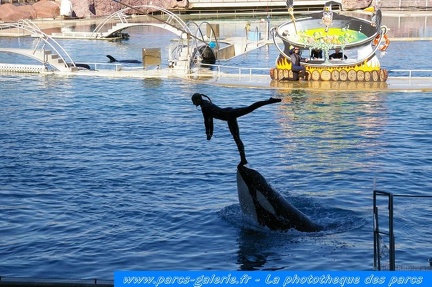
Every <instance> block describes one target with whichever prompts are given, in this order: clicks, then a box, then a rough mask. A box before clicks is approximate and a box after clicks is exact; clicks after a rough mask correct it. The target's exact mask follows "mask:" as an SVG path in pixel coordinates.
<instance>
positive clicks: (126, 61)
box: [106, 55, 142, 64]
mask: <svg viewBox="0 0 432 287" xmlns="http://www.w3.org/2000/svg"><path fill="white" fill-rule="evenodd" d="M106 56H107V57H108V59H110V61H109V62H110V63H114V62H118V63H131V64H140V63H142V62H141V61H138V60H117V59H116V58H114V57H113V56H111V55H106Z"/></svg>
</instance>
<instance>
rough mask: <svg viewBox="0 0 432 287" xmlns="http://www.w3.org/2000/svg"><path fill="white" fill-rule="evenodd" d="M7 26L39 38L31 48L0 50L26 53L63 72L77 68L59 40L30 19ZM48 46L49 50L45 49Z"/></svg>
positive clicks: (0, 50)
mask: <svg viewBox="0 0 432 287" xmlns="http://www.w3.org/2000/svg"><path fill="white" fill-rule="evenodd" d="M5 25H6V24H5ZM7 26H8V27H10V26H12V27H15V28H17V29H22V30H25V31H27V32H29V33H30V34H31V35H32V36H37V37H38V38H39V39H38V41H37V43H36V44H35V45H34V47H33V48H31V49H15V48H0V52H5V53H15V54H20V55H24V56H26V57H29V58H32V59H35V60H37V61H39V62H41V63H42V64H44V65H45V66H46V65H50V66H51V67H53V68H54V70H58V71H61V72H66V71H67V72H69V71H71V70H73V69H74V68H76V65H75V62H74V61H73V60H72V58H71V57H70V56H69V54H68V53H67V52H66V50H65V49H63V47H62V46H61V45H60V44H59V43H58V42H57V41H55V40H54V39H53V38H51V37H50V36H49V35H47V34H45V33H44V32H42V31H41V30H40V29H39V27H38V26H37V25H36V24H34V23H33V22H31V21H30V20H21V21H19V22H18V23H8V24H7ZM47 47H48V50H46V49H45V48H47Z"/></svg>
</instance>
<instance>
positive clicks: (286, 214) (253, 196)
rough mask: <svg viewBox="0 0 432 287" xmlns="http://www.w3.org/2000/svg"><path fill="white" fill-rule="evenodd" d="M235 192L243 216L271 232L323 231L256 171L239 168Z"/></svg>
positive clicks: (240, 166)
mask: <svg viewBox="0 0 432 287" xmlns="http://www.w3.org/2000/svg"><path fill="white" fill-rule="evenodd" d="M237 191H238V197H239V202H240V207H241V210H242V212H243V214H244V215H245V216H246V217H248V218H249V219H252V220H253V221H255V222H257V223H258V224H259V225H261V226H266V227H268V228H269V229H271V230H288V229H292V228H293V229H296V230H298V231H302V232H317V231H320V230H322V229H323V228H322V227H321V226H320V225H318V224H316V223H314V222H312V221H311V220H310V219H309V218H308V217H307V216H306V215H304V214H303V213H302V212H301V211H300V210H298V209H297V208H296V207H294V206H293V205H292V204H290V203H289V202H288V201H287V200H286V199H284V198H283V197H282V195H280V194H279V193H277V192H276V191H275V190H274V189H273V188H272V187H271V186H270V185H269V184H268V183H267V181H266V179H265V178H264V177H263V176H262V175H261V174H260V173H259V172H258V171H256V170H254V169H251V168H248V167H246V166H245V165H238V167H237Z"/></svg>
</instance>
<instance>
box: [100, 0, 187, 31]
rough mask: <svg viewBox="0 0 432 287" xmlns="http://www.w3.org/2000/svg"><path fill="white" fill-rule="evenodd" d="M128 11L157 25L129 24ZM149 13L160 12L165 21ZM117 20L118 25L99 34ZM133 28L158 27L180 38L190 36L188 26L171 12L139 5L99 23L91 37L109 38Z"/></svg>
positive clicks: (116, 13) (118, 12)
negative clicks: (165, 17)
mask: <svg viewBox="0 0 432 287" xmlns="http://www.w3.org/2000/svg"><path fill="white" fill-rule="evenodd" d="M129 10H135V11H137V12H140V13H142V14H144V15H147V16H148V17H151V18H152V19H156V20H157V21H159V23H153V22H147V23H129V22H128V19H127V16H126V14H125V12H127V11H129ZM151 12H160V13H161V14H162V15H166V16H167V19H166V20H163V19H161V18H158V17H156V16H152V15H150V13H151ZM114 19H118V20H119V23H117V24H115V25H114V26H113V27H111V28H110V29H108V31H107V32H101V31H102V30H103V27H104V26H105V25H106V24H107V23H109V22H110V21H111V20H114ZM133 26H154V27H159V28H162V29H165V30H168V31H170V32H172V33H174V34H176V35H177V36H182V35H183V34H186V35H191V34H192V33H191V31H190V30H189V27H188V25H187V24H186V23H185V22H184V21H183V20H182V19H181V18H180V17H178V16H177V15H176V14H174V13H172V12H171V11H169V10H167V9H165V8H162V7H158V6H154V5H140V6H133V7H132V6H130V7H126V8H124V9H121V10H119V11H117V12H114V13H113V14H111V15H109V16H108V17H106V18H105V19H104V21H102V22H101V23H99V25H98V26H97V27H96V28H95V29H94V30H93V32H92V35H93V37H103V38H109V37H111V36H112V35H114V34H116V33H118V32H120V31H122V30H124V29H127V28H129V27H133Z"/></svg>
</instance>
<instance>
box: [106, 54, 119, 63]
mask: <svg viewBox="0 0 432 287" xmlns="http://www.w3.org/2000/svg"><path fill="white" fill-rule="evenodd" d="M106 56H107V57H108V59H110V63H112V62H117V60H116V59H115V58H114V57H113V56H111V55H106Z"/></svg>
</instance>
